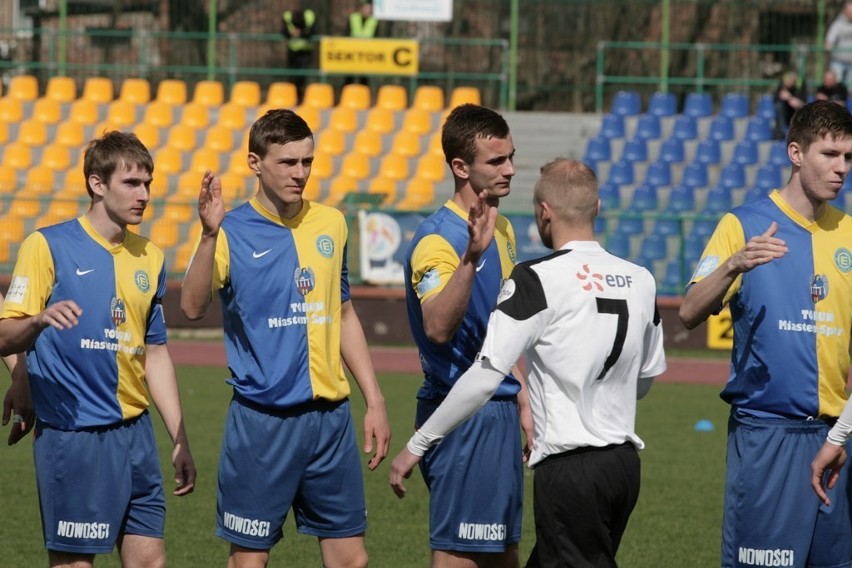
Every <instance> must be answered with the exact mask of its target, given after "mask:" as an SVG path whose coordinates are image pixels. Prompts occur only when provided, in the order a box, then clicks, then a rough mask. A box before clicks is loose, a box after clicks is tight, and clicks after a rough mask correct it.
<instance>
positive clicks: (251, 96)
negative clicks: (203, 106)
mask: <svg viewBox="0 0 852 568" xmlns="http://www.w3.org/2000/svg"><path fill="white" fill-rule="evenodd" d="M228 100H229V102H232V103H235V104H238V105H240V106H243V107H256V106H260V84H259V83H258V82H257V81H248V80H243V81H237V82H236V83H234V84H233V86H232V87H231V98H230V99H228Z"/></svg>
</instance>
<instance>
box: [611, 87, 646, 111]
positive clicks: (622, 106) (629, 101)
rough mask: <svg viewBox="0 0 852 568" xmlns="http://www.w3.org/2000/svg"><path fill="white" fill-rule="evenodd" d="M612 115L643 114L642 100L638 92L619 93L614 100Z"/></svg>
mask: <svg viewBox="0 0 852 568" xmlns="http://www.w3.org/2000/svg"><path fill="white" fill-rule="evenodd" d="M610 112H611V113H612V114H618V115H621V116H636V115H637V114H639V113H640V112H642V100H641V99H640V98H639V93H637V92H636V91H618V92H617V93H615V97H613V99H612V110H611V111H610Z"/></svg>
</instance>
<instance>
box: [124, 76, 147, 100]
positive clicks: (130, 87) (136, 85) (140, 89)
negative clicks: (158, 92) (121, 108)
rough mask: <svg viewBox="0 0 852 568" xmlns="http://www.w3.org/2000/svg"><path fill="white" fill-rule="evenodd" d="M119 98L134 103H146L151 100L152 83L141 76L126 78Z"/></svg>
mask: <svg viewBox="0 0 852 568" xmlns="http://www.w3.org/2000/svg"><path fill="white" fill-rule="evenodd" d="M118 100H120V101H124V102H126V103H130V104H134V105H146V104H148V103H149V102H151V84H150V83H149V82H148V79H143V78H141V77H135V78H129V79H125V80H124V81H122V82H121V90H120V91H119V92H118Z"/></svg>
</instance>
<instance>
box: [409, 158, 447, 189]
mask: <svg viewBox="0 0 852 568" xmlns="http://www.w3.org/2000/svg"><path fill="white" fill-rule="evenodd" d="M414 177H417V178H421V179H425V180H428V181H431V182H433V183H439V182H442V181H444V178H445V177H447V162H445V161H444V157H443V156H437V155H435V154H425V155H423V156H421V157H420V158H419V159H418V160H417V168H416V169H415V170H414Z"/></svg>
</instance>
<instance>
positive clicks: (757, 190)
mask: <svg viewBox="0 0 852 568" xmlns="http://www.w3.org/2000/svg"><path fill="white" fill-rule="evenodd" d="M767 195H769V190H768V189H766V188H765V187H761V186H759V185H753V186H751V187H750V188H748V190H747V191H746V192H745V195H744V196H743V203H748V202H749V201H756V200H758V199H763V198H764V197H766V196H767Z"/></svg>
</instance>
